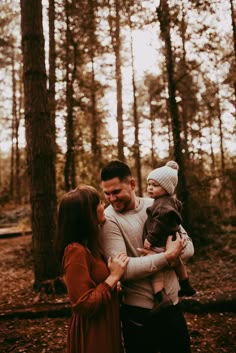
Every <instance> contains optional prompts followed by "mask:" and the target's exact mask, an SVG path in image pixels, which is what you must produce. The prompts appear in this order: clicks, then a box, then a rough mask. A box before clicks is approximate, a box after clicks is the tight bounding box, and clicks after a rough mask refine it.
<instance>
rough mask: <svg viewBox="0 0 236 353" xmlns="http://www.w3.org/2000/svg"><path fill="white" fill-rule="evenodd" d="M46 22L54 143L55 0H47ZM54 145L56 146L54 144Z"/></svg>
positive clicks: (54, 136) (54, 137)
mask: <svg viewBox="0 0 236 353" xmlns="http://www.w3.org/2000/svg"><path fill="white" fill-rule="evenodd" d="M48 24H49V75H48V81H49V95H48V98H49V108H50V117H51V119H52V122H51V123H52V129H53V136H52V137H53V140H54V141H55V143H56V126H55V120H56V117H55V112H56V102H55V84H56V50H55V0H49V9H48ZM55 147H56V146H55Z"/></svg>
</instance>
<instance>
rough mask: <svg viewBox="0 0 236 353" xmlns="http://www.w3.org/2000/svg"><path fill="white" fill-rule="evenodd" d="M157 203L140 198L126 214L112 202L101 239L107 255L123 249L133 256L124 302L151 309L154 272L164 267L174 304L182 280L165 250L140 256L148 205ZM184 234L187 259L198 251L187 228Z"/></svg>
mask: <svg viewBox="0 0 236 353" xmlns="http://www.w3.org/2000/svg"><path fill="white" fill-rule="evenodd" d="M152 203H153V199H151V198H140V204H139V206H138V207H137V208H135V209H133V210H130V211H127V212H125V213H124V214H123V213H119V212H116V211H115V210H114V209H113V207H112V206H111V205H110V206H108V207H107V208H106V210H105V214H106V222H105V224H104V226H103V229H102V234H101V241H102V246H103V249H104V252H105V255H106V257H109V256H112V257H113V256H114V255H115V254H117V253H118V252H120V251H122V252H124V253H127V255H128V256H129V257H130V259H129V263H128V266H127V269H126V272H125V274H124V276H123V277H122V287H123V290H124V298H123V302H124V303H125V304H128V305H134V306H139V307H143V308H149V309H151V308H152V307H153V289H152V284H151V278H150V275H152V274H153V273H155V272H157V271H160V270H162V271H164V287H165V290H166V293H167V294H168V295H169V296H170V298H171V300H172V301H173V303H174V304H177V303H178V290H179V283H178V279H177V277H176V274H175V272H174V271H173V270H172V268H170V267H169V266H168V263H167V261H166V259H165V256H164V255H163V253H159V254H155V255H150V256H139V253H138V252H137V248H143V237H142V236H143V226H144V223H145V220H146V218H147V214H146V209H147V207H150V206H151V205H152ZM182 232H183V233H184V234H182V236H185V237H186V238H187V240H188V241H187V244H186V247H185V249H184V250H183V254H182V255H181V259H182V260H183V261H184V262H186V261H187V260H188V259H189V258H190V257H191V256H192V255H193V253H194V249H193V244H192V241H191V239H190V238H189V237H188V235H187V233H186V232H185V230H184V229H183V228H182V229H181V233H182Z"/></svg>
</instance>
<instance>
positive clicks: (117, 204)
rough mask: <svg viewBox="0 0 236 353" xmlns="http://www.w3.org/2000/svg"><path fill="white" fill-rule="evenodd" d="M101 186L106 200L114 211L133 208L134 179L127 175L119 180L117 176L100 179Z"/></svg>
mask: <svg viewBox="0 0 236 353" xmlns="http://www.w3.org/2000/svg"><path fill="white" fill-rule="evenodd" d="M102 188H103V191H104V195H105V198H106V201H107V202H108V203H110V204H111V205H112V207H113V208H114V210H115V211H116V212H125V211H128V210H132V209H133V208H135V193H134V189H135V181H134V179H133V178H131V177H128V178H127V179H126V180H124V181H120V179H119V178H118V177H116V178H113V179H110V180H107V181H102Z"/></svg>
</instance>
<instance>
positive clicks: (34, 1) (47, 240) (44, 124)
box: [21, 0, 59, 290]
mask: <svg viewBox="0 0 236 353" xmlns="http://www.w3.org/2000/svg"><path fill="white" fill-rule="evenodd" d="M21 32H22V50H23V65H24V66H23V71H24V72H23V80H24V93H25V127H26V141H27V158H28V170H29V176H30V200H31V208H32V233H33V252H34V274H35V282H34V287H35V289H37V290H39V289H41V288H42V287H43V286H44V285H45V283H46V282H47V281H48V280H50V279H55V278H56V277H57V276H58V274H59V267H58V263H57V261H56V256H55V253H54V249H53V238H54V235H55V231H56V206H57V200H56V181H55V165H54V163H55V149H54V147H55V141H53V136H54V135H53V126H52V119H51V118H50V112H49V104H48V99H47V89H46V80H47V76H46V70H45V52H44V36H43V25H42V3H41V0H21Z"/></svg>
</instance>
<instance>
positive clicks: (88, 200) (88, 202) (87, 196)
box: [55, 185, 100, 263]
mask: <svg viewBox="0 0 236 353" xmlns="http://www.w3.org/2000/svg"><path fill="white" fill-rule="evenodd" d="M99 202H100V198H99V194H98V192H97V190H96V189H95V188H93V187H92V186H89V185H80V186H78V187H77V188H76V189H74V190H71V191H70V192H68V193H67V194H66V195H65V196H64V197H63V199H62V201H61V203H60V206H59V212H58V223H57V238H56V242H55V247H56V252H57V256H58V260H59V261H60V263H61V261H62V258H63V254H64V250H65V248H66V246H67V245H69V244H71V243H73V242H77V243H80V244H82V245H84V246H85V247H87V248H88V249H89V250H90V251H91V252H92V253H93V254H94V255H98V254H99V225H98V219H97V206H98V204H99Z"/></svg>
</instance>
